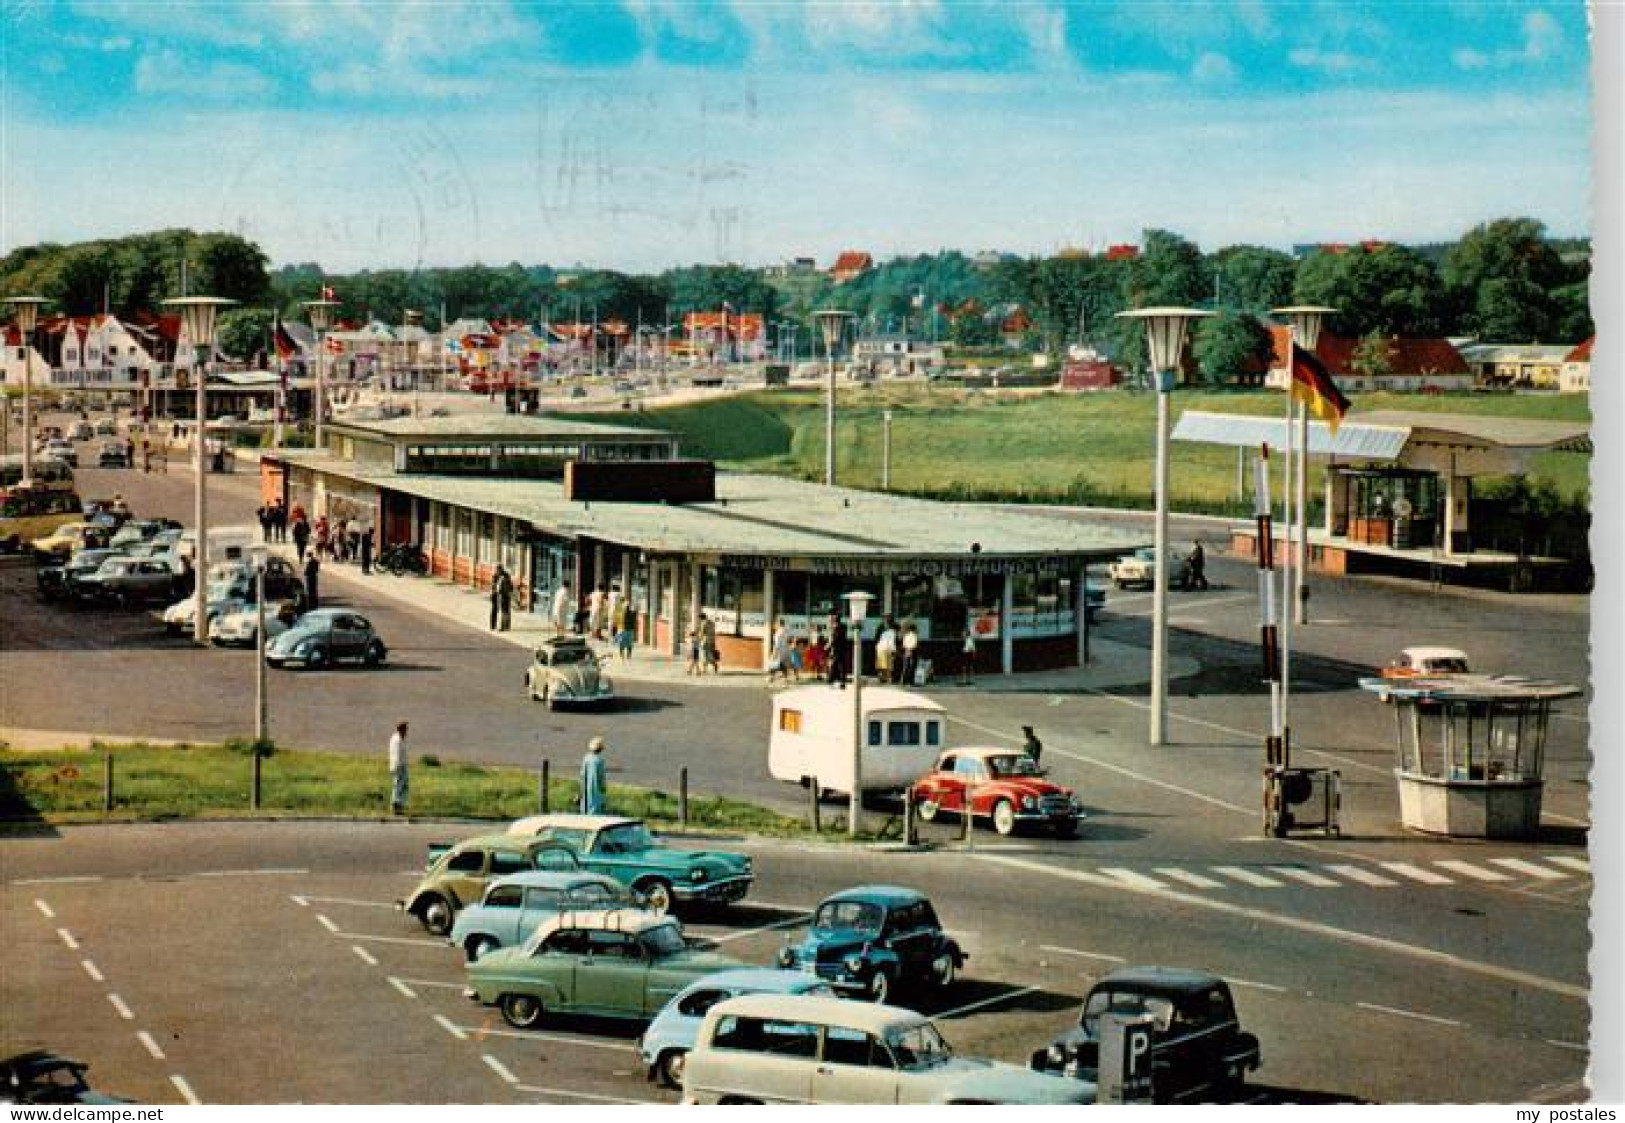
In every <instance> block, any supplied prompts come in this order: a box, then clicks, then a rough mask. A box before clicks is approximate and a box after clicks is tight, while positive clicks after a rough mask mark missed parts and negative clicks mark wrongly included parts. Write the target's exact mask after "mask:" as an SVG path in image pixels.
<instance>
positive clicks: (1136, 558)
mask: <svg viewBox="0 0 1625 1123" xmlns="http://www.w3.org/2000/svg"><path fill="white" fill-rule="evenodd" d="M1106 575H1107V576H1108V577H1110V578H1111V579H1112V584H1114V585H1116V586H1117V587H1118V588H1119V589H1126V588H1128V587H1129V586H1130V585H1143V586H1145V587H1146V588H1148V589H1149V588H1151V586H1152V585H1153V584H1154V583H1155V581H1156V578H1157V551H1156V550H1155V549H1153V548H1152V547H1150V546H1145V547H1142V548H1140V549H1138V550H1135V551H1134V552H1133V553H1132V554H1125V555H1124V556H1122V557H1120V558H1118V559H1117V560H1116V561H1114V562H1112V563H1111V564H1110V565H1108V566H1107V567H1106ZM1190 586H1191V559H1190V555H1188V554H1183V553H1180V552H1179V551H1178V550H1170V551H1169V552H1168V587H1169V588H1170V589H1188V588H1190Z"/></svg>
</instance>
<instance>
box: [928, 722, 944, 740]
mask: <svg viewBox="0 0 1625 1123" xmlns="http://www.w3.org/2000/svg"><path fill="white" fill-rule="evenodd" d="M925 743H926V744H927V745H933V746H934V745H940V744H941V743H942V726H941V724H940V723H939V722H935V721H928V722H926V723H925Z"/></svg>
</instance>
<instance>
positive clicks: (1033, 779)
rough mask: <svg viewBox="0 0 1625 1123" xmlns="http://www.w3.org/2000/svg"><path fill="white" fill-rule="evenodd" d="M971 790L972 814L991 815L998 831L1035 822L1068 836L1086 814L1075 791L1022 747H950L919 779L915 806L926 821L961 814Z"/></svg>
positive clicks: (1065, 836)
mask: <svg viewBox="0 0 1625 1123" xmlns="http://www.w3.org/2000/svg"><path fill="white" fill-rule="evenodd" d="M967 790H968V791H969V792H970V797H969V799H970V812H971V815H972V816H973V817H974V818H978V819H991V820H992V821H993V829H994V830H996V831H998V832H999V833H1000V834H1011V833H1013V832H1014V831H1015V829H1016V828H1017V827H1018V826H1031V825H1036V826H1046V827H1049V828H1051V829H1052V830H1054V831H1055V833H1056V834H1058V835H1060V836H1061V837H1062V838H1070V837H1072V836H1073V835H1074V834H1076V833H1077V832H1078V823H1079V821H1081V820H1082V819H1083V817H1084V816H1083V805H1082V804H1081V803H1079V802H1078V797H1077V796H1076V795H1074V794H1073V793H1072V790H1071V789H1070V788H1063V787H1061V785H1059V784H1052V783H1050V782H1049V781H1048V780H1046V779H1044V770H1043V769H1042V768H1040V767H1038V765H1037V763H1035V762H1034V761H1033V759H1032V757H1030V756H1028V755H1027V754H1026V753H1024V752H1022V751H1021V750H1019V749H980V748H978V749H949V750H948V751H947V752H945V753H943V754H942V755H941V756H940V757H938V758H937V766H936V768H935V769H934V770H933V771H931V772H929V773H927V774H926V775H925V776H923V777H921V778H920V779H919V780H918V781H916V782H915V784H914V787H913V789H912V791H913V798H914V806H915V807H917V808H918V809H919V813H920V818H921V819H924V820H925V821H926V822H928V823H929V822H931V821H932V820H934V819H935V818H936V817H937V816H938V815H939V814H944V813H947V814H953V815H963V814H964V813H965V803H966V795H965V793H966V791H967Z"/></svg>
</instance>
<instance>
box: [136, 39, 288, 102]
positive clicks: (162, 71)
mask: <svg viewBox="0 0 1625 1123" xmlns="http://www.w3.org/2000/svg"><path fill="white" fill-rule="evenodd" d="M275 85H276V84H275V83H274V82H273V81H272V80H271V79H270V78H269V77H268V76H266V75H265V74H262V73H261V72H259V71H258V70H255V69H254V68H253V67H250V66H243V65H241V64H239V63H234V62H198V61H196V60H193V59H189V58H184V57H182V56H181V55H179V54H177V53H176V52H174V51H168V50H165V51H159V52H158V53H157V54H144V55H142V56H141V57H140V58H139V59H138V60H136V64H135V90H136V93H138V94H149V95H171V94H177V95H181V96H183V97H200V98H208V99H210V100H216V101H235V100H241V99H244V98H251V97H260V96H263V95H264V94H267V93H269V92H270V91H271V90H272V89H274V88H275Z"/></svg>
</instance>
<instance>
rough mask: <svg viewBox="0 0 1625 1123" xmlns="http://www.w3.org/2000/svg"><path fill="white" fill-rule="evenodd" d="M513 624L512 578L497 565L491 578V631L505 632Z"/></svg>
mask: <svg viewBox="0 0 1625 1123" xmlns="http://www.w3.org/2000/svg"><path fill="white" fill-rule="evenodd" d="M512 623H513V578H512V577H509V576H508V571H507V570H506V569H504V568H503V567H502V565H501V564H500V563H499V564H498V565H497V571H496V574H495V575H494V576H493V577H492V578H491V630H492V631H493V632H506V631H507V630H508V629H509V627H511V626H512Z"/></svg>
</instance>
